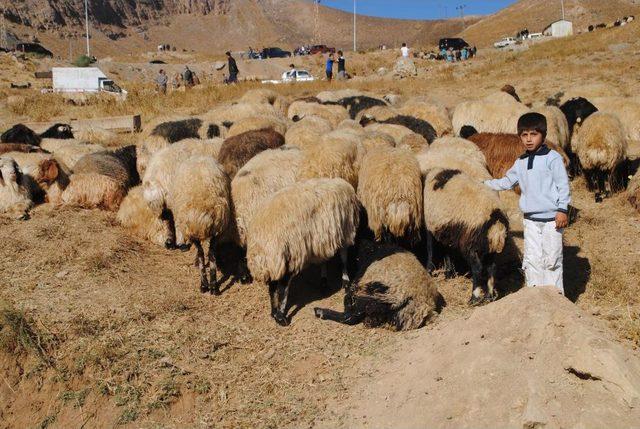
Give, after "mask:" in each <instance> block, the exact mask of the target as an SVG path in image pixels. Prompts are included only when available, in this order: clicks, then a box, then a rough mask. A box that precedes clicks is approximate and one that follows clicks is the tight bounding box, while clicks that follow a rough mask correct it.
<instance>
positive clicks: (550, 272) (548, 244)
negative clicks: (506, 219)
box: [522, 219, 564, 294]
mask: <svg viewBox="0 0 640 429" xmlns="http://www.w3.org/2000/svg"><path fill="white" fill-rule="evenodd" d="M562 232H563V230H562V229H560V230H558V229H556V223H555V221H551V222H536V221H533V220H529V219H525V220H524V258H523V260H522V269H523V270H524V273H525V278H526V283H527V286H530V287H532V286H555V287H556V288H558V289H559V290H560V292H562V294H564V285H563V283H562Z"/></svg>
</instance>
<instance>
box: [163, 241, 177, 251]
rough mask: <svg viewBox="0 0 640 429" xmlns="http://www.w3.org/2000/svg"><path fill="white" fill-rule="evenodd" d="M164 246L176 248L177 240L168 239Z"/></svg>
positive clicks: (170, 248)
mask: <svg viewBox="0 0 640 429" xmlns="http://www.w3.org/2000/svg"><path fill="white" fill-rule="evenodd" d="M164 247H165V249H169V250H175V248H176V242H175V241H173V240H171V239H168V240H167V241H165V242H164Z"/></svg>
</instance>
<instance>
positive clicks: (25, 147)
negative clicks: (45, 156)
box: [0, 143, 47, 155]
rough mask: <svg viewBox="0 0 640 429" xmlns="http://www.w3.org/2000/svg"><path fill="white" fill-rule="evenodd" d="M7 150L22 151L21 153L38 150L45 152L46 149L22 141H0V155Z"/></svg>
mask: <svg viewBox="0 0 640 429" xmlns="http://www.w3.org/2000/svg"><path fill="white" fill-rule="evenodd" d="M7 152H23V153H33V152H40V153H47V151H46V150H44V149H42V148H40V147H38V146H33V145H30V144H24V143H0V155H2V154H5V153H7Z"/></svg>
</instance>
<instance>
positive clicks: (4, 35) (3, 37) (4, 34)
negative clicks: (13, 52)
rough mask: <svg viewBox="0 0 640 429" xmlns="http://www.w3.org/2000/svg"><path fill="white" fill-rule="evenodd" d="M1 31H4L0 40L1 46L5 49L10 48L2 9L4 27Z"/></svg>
mask: <svg viewBox="0 0 640 429" xmlns="http://www.w3.org/2000/svg"><path fill="white" fill-rule="evenodd" d="M0 31H2V39H1V40H0V46H2V47H3V48H5V49H9V47H8V46H7V45H8V43H7V25H6V23H5V20H4V10H3V11H2V29H0Z"/></svg>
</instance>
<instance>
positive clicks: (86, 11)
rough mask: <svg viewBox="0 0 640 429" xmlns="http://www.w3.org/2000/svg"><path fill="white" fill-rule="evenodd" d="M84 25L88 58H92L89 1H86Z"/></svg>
mask: <svg viewBox="0 0 640 429" xmlns="http://www.w3.org/2000/svg"><path fill="white" fill-rule="evenodd" d="M84 23H85V28H86V34H87V57H91V48H90V47H89V5H88V4H87V0H84Z"/></svg>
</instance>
